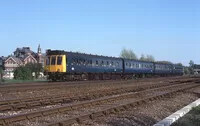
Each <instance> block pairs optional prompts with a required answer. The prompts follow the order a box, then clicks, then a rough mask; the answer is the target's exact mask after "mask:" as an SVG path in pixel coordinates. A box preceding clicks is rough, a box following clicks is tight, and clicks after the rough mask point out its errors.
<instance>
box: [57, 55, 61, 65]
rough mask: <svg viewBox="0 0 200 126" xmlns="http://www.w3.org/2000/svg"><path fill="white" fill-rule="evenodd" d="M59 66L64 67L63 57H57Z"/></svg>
mask: <svg viewBox="0 0 200 126" xmlns="http://www.w3.org/2000/svg"><path fill="white" fill-rule="evenodd" d="M57 65H62V56H58V57H57Z"/></svg>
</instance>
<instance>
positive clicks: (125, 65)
mask: <svg viewBox="0 0 200 126" xmlns="http://www.w3.org/2000/svg"><path fill="white" fill-rule="evenodd" d="M44 73H45V75H47V79H48V80H49V81H73V80H114V79H133V78H139V77H152V76H176V75H183V66H180V65H177V64H167V63H158V62H150V61H141V60H130V59H125V58H117V57H108V56H102V55H93V54H85V53H76V52H69V51H64V50H50V49H49V50H47V51H46V61H45V65H44Z"/></svg>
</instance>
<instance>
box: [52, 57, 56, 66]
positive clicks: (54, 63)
mask: <svg viewBox="0 0 200 126" xmlns="http://www.w3.org/2000/svg"><path fill="white" fill-rule="evenodd" d="M51 65H56V57H55V56H52V57H51Z"/></svg>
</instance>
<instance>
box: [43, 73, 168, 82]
mask: <svg viewBox="0 0 200 126" xmlns="http://www.w3.org/2000/svg"><path fill="white" fill-rule="evenodd" d="M152 76H154V75H153V74H149V73H148V74H144V73H137V74H135V73H126V74H124V73H59V72H55V73H48V74H47V79H48V80H49V81H78V80H122V79H126V80H128V79H137V78H149V77H152ZM165 76H167V75H165Z"/></svg>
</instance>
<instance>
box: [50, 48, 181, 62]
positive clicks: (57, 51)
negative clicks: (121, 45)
mask: <svg viewBox="0 0 200 126" xmlns="http://www.w3.org/2000/svg"><path fill="white" fill-rule="evenodd" d="M46 54H47V55H66V54H80V55H86V56H94V57H104V58H112V59H124V58H121V57H111V56H103V55H94V54H86V53H80V52H69V51H64V50H50V49H48V50H46ZM124 60H126V61H136V62H145V63H155V64H163V65H176V64H173V63H172V64H171V63H161V62H152V61H143V60H135V59H124ZM176 66H180V65H176Z"/></svg>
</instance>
